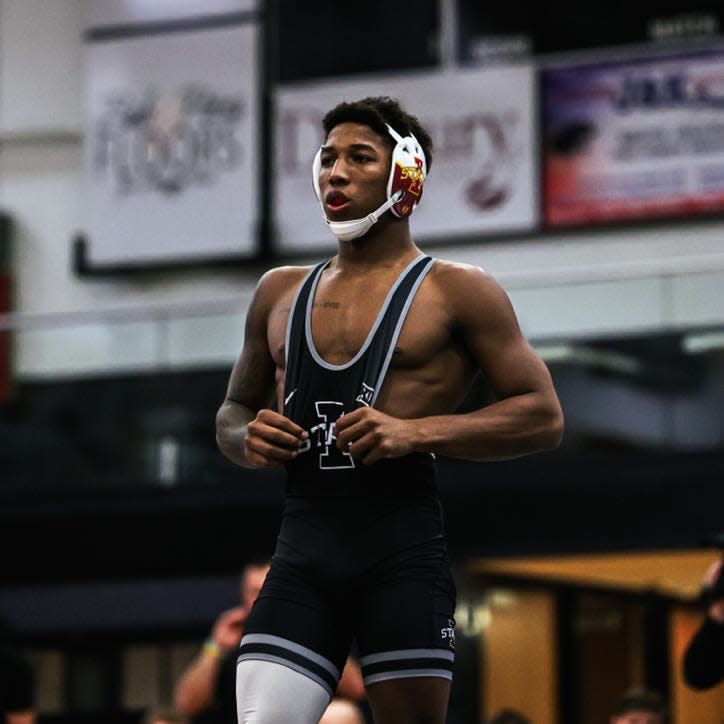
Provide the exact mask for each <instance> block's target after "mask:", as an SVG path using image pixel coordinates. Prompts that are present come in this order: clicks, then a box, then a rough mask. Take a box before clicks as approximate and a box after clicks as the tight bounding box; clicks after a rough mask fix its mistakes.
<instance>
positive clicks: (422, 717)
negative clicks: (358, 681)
mask: <svg viewBox="0 0 724 724" xmlns="http://www.w3.org/2000/svg"><path fill="white" fill-rule="evenodd" d="M450 686H451V682H450V680H449V679H444V678H440V677H419V678H409V679H388V680H385V681H378V682H377V683H376V684H370V685H369V686H368V687H367V696H368V699H369V702H370V707H371V709H372V714H373V716H374V722H375V724H445V720H446V719H447V707H448V699H449V698H450Z"/></svg>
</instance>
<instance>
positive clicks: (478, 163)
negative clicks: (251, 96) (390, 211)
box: [274, 65, 538, 253]
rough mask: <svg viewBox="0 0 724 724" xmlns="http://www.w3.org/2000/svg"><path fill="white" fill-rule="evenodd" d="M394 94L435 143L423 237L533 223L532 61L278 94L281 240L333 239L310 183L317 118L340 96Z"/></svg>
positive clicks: (290, 247) (417, 225) (332, 244)
mask: <svg viewBox="0 0 724 724" xmlns="http://www.w3.org/2000/svg"><path fill="white" fill-rule="evenodd" d="M380 95H386V96H392V97H394V98H397V99H398V100H399V101H400V103H401V104H402V106H403V107H404V108H405V110H407V111H408V112H409V113H411V114H412V115H415V116H417V117H418V118H419V119H420V122H421V123H422V125H423V126H424V127H425V128H426V129H427V130H428V132H429V133H430V136H431V137H432V139H433V143H434V147H435V148H434V155H433V163H432V169H431V171H430V173H429V175H428V179H427V180H426V182H425V193H424V196H423V199H422V201H421V202H420V206H419V207H418V208H417V209H416V211H415V213H414V214H413V215H412V217H411V219H410V228H411V230H412V235H413V237H414V238H415V239H416V240H418V241H428V242H435V241H440V242H442V241H446V240H448V239H451V238H454V237H461V236H470V235H475V234H481V235H489V234H493V233H496V232H502V231H506V232H507V231H518V230H527V229H531V228H533V227H535V226H536V225H537V223H538V190H537V189H538V183H537V175H538V171H537V160H536V153H535V149H536V136H535V133H536V131H535V126H536V123H535V119H536V109H535V92H534V70H533V67H532V65H518V66H510V67H496V68H494V69H487V70H475V71H459V70H456V71H454V72H448V71H440V72H428V73H424V74H422V73H415V74H410V75H404V76H402V75H400V76H392V77H390V76H384V77H378V78H369V77H367V78H365V79H363V80H352V81H347V80H345V81H339V80H336V81H334V82H326V83H315V84H306V85H304V86H295V87H293V88H289V87H288V88H283V89H281V90H279V92H278V94H277V120H276V140H275V151H276V163H275V168H274V172H275V216H276V228H277V233H278V248H279V249H280V250H281V251H285V252H290V253H295V252H302V251H309V250H315V251H316V250H322V249H330V250H333V249H335V248H336V240H335V239H334V237H333V236H332V234H331V233H330V231H329V230H328V229H327V227H326V225H324V223H323V222H322V219H321V207H320V205H319V203H318V202H317V199H316V197H315V195H314V190H313V187H312V171H311V169H312V160H313V158H314V154H315V153H316V151H317V149H318V148H319V145H320V143H321V141H322V128H321V119H322V117H323V116H324V114H325V113H326V112H327V111H328V110H329V109H331V108H333V107H334V106H335V105H337V103H339V102H341V101H354V100H359V99H360V98H364V97H365V96H380Z"/></svg>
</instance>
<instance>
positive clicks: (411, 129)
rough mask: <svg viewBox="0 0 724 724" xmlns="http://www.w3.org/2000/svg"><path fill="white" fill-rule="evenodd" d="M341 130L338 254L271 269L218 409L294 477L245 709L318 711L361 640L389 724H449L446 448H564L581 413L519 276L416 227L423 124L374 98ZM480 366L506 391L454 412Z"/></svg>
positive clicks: (321, 160) (228, 442)
mask: <svg viewBox="0 0 724 724" xmlns="http://www.w3.org/2000/svg"><path fill="white" fill-rule="evenodd" d="M323 127H324V133H325V140H324V144H323V146H322V147H321V149H320V151H319V153H318V154H317V156H316V158H315V163H314V168H313V182H314V186H315V190H316V192H317V197H318V199H319V201H320V203H321V205H322V210H323V216H324V219H325V221H326V223H327V224H328V225H329V227H330V229H331V230H332V232H333V233H334V234H335V236H336V237H337V239H338V241H339V245H338V253H337V254H336V255H335V256H334V257H333V258H332V259H331V260H329V261H328V262H326V263H323V264H320V265H319V266H317V267H315V268H314V269H310V268H306V267H303V268H299V267H283V268H278V269H274V270H271V271H269V272H268V273H266V274H265V275H264V276H263V277H262V279H261V280H260V282H259V285H258V287H257V290H256V292H255V296H254V299H253V301H252V304H251V306H250V309H249V312H248V316H247V320H246V328H245V339H244V347H243V350H242V352H241V355H240V357H239V359H238V361H237V362H236V364H235V366H234V369H233V371H232V373H231V378H230V381H229V386H228V390H227V396H226V399H225V401H224V403H223V404H222V406H221V408H220V410H219V412H218V416H217V440H218V444H219V447H220V449H221V450H222V452H223V453H224V454H225V455H226V456H227V457H229V458H230V459H231V460H233V461H235V462H237V463H238V464H240V465H243V466H245V467H250V468H268V467H274V466H278V465H286V467H287V480H288V482H287V496H286V503H285V511H284V515H283V521H282V526H281V530H280V533H279V537H278V543H277V549H276V552H275V555H274V558H273V562H272V567H271V571H270V573H269V575H268V576H267V579H266V582H265V584H264V588H263V589H262V592H261V594H260V596H259V598H258V599H257V602H256V604H255V606H254V609H253V610H252V612H251V615H250V616H249V620H248V622H247V627H246V632H245V635H244V637H243V639H242V641H241V646H240V649H239V665H238V671H237V677H238V678H237V701H238V708H239V721H240V722H242V723H244V722H251V721H253V722H259V723H264V724H269V723H270V722H287V721H295V722H299V723H300V724H302V723H306V722H310V723H311V722H316V721H318V719H319V717H320V715H321V713H322V711H323V710H324V707H325V706H326V704H327V702H328V701H329V698H330V696H331V695H332V693H333V691H334V688H335V685H336V680H337V678H338V676H339V672H340V668H341V666H342V665H343V663H344V660H345V657H346V656H347V652H348V651H349V647H350V644H351V642H352V641H353V640H355V641H356V645H357V647H358V653H359V656H360V663H361V665H362V673H363V676H364V681H365V686H366V689H367V696H368V700H369V703H370V705H371V708H372V711H373V714H374V720H375V722H376V724H393V723H394V724H407V723H409V724H420V723H422V722H426V723H430V724H433V723H438V722H440V723H442V722H444V721H445V713H446V709H447V701H448V695H449V691H450V681H451V678H452V673H451V672H452V663H453V658H454V627H455V622H454V610H455V592H454V585H453V582H452V577H451V574H450V568H449V563H448V560H447V553H446V545H445V534H444V528H443V523H442V515H441V510H440V505H439V502H438V498H437V495H436V483H435V461H434V456H435V455H445V456H450V457H458V458H466V459H470V460H481V461H482V460H493V459H497V458H510V457H516V456H519V455H524V454H527V453H532V452H535V451H538V450H544V449H549V448H554V447H556V446H557V445H558V443H559V441H560V438H561V435H562V427H563V417H562V413H561V409H560V406H559V403H558V399H557V396H556V393H555V391H554V388H553V384H552V382H551V378H550V375H549V373H548V370H547V369H546V366H545V365H544V363H543V362H542V361H541V359H540V358H539V357H538V356H537V355H536V354H535V353H534V352H533V350H532V349H531V347H530V346H529V345H528V344H527V342H526V341H525V339H524V338H523V336H522V334H521V332H520V329H519V327H518V323H517V320H516V317H515V314H514V311H513V309H512V306H511V304H510V302H509V300H508V298H507V296H506V295H505V293H504V292H503V290H502V289H501V288H500V286H499V285H498V284H497V283H496V282H495V281H494V280H493V279H492V278H491V277H490V276H488V275H487V274H486V273H485V272H483V271H482V270H481V269H479V268H476V267H472V266H467V265H463V264H454V263H450V262H445V261H439V260H433V259H430V258H429V257H425V256H424V255H423V254H422V253H421V252H420V250H419V249H418V248H417V246H416V245H415V243H414V241H413V239H412V237H411V234H410V228H409V215H410V214H411V213H412V211H413V209H414V208H415V206H416V204H417V202H419V201H420V199H421V195H422V188H423V184H424V179H425V174H426V173H427V169H428V168H429V166H430V163H431V160H432V143H431V141H430V138H429V136H428V134H427V133H426V132H425V131H424V129H422V128H421V126H420V124H419V123H418V121H417V119H416V118H414V117H412V116H410V115H408V114H407V113H405V112H404V111H403V110H402V109H401V108H400V107H399V105H398V103H397V102H396V101H394V100H392V99H389V98H384V97H383V98H366V99H363V100H361V101H358V102H355V103H349V104H348V103H343V104H340V105H339V106H337V107H336V108H334V109H333V110H332V111H330V112H329V113H328V114H327V115H326V116H325V118H324V121H323ZM480 371H482V372H483V374H484V375H485V377H486V379H487V380H488V382H489V383H490V385H491V386H492V389H493V390H494V391H495V394H496V396H497V401H496V402H495V403H494V404H492V405H489V406H487V407H485V408H484V409H481V410H478V411H476V412H472V413H468V414H455V411H456V409H457V408H458V407H459V405H460V403H461V402H462V400H463V398H464V397H465V396H466V393H467V392H468V390H469V388H470V385H471V383H472V381H473V380H474V378H475V377H476V375H477V374H478V373H479V372H480ZM272 398H273V399H274V402H273V403H272V404H271V406H270V402H269V400H270V399H272Z"/></svg>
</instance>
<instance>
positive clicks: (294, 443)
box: [244, 409, 309, 468]
mask: <svg viewBox="0 0 724 724" xmlns="http://www.w3.org/2000/svg"><path fill="white" fill-rule="evenodd" d="M308 437H309V433H308V432H307V431H306V430H303V429H302V428H301V427H299V425H297V424H296V423H295V422H292V421H291V420H290V419H289V418H288V417H284V415H280V414H279V413H278V412H275V411H274V410H267V409H263V410H259V412H257V414H256V417H255V418H254V419H253V420H251V422H249V423H248V424H247V426H246V434H245V435H244V446H245V452H246V459H247V462H248V463H249V464H250V465H252V466H253V467H255V468H275V467H278V466H279V465H283V464H284V463H287V462H289V461H290V460H294V458H295V457H296V456H297V454H298V451H299V448H300V447H301V446H302V445H303V444H304V442H305V441H306V439H307V438H308Z"/></svg>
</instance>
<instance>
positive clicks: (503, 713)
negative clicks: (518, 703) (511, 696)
mask: <svg viewBox="0 0 724 724" xmlns="http://www.w3.org/2000/svg"><path fill="white" fill-rule="evenodd" d="M486 724H532V722H531V720H530V719H528V717H525V716H523V715H522V714H521V713H520V712H519V711H516V710H515V709H507V708H506V709H501V710H500V711H499V712H498V713H497V714H494V715H493V716H492V717H491V718H490V719H488V721H487V722H486Z"/></svg>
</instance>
